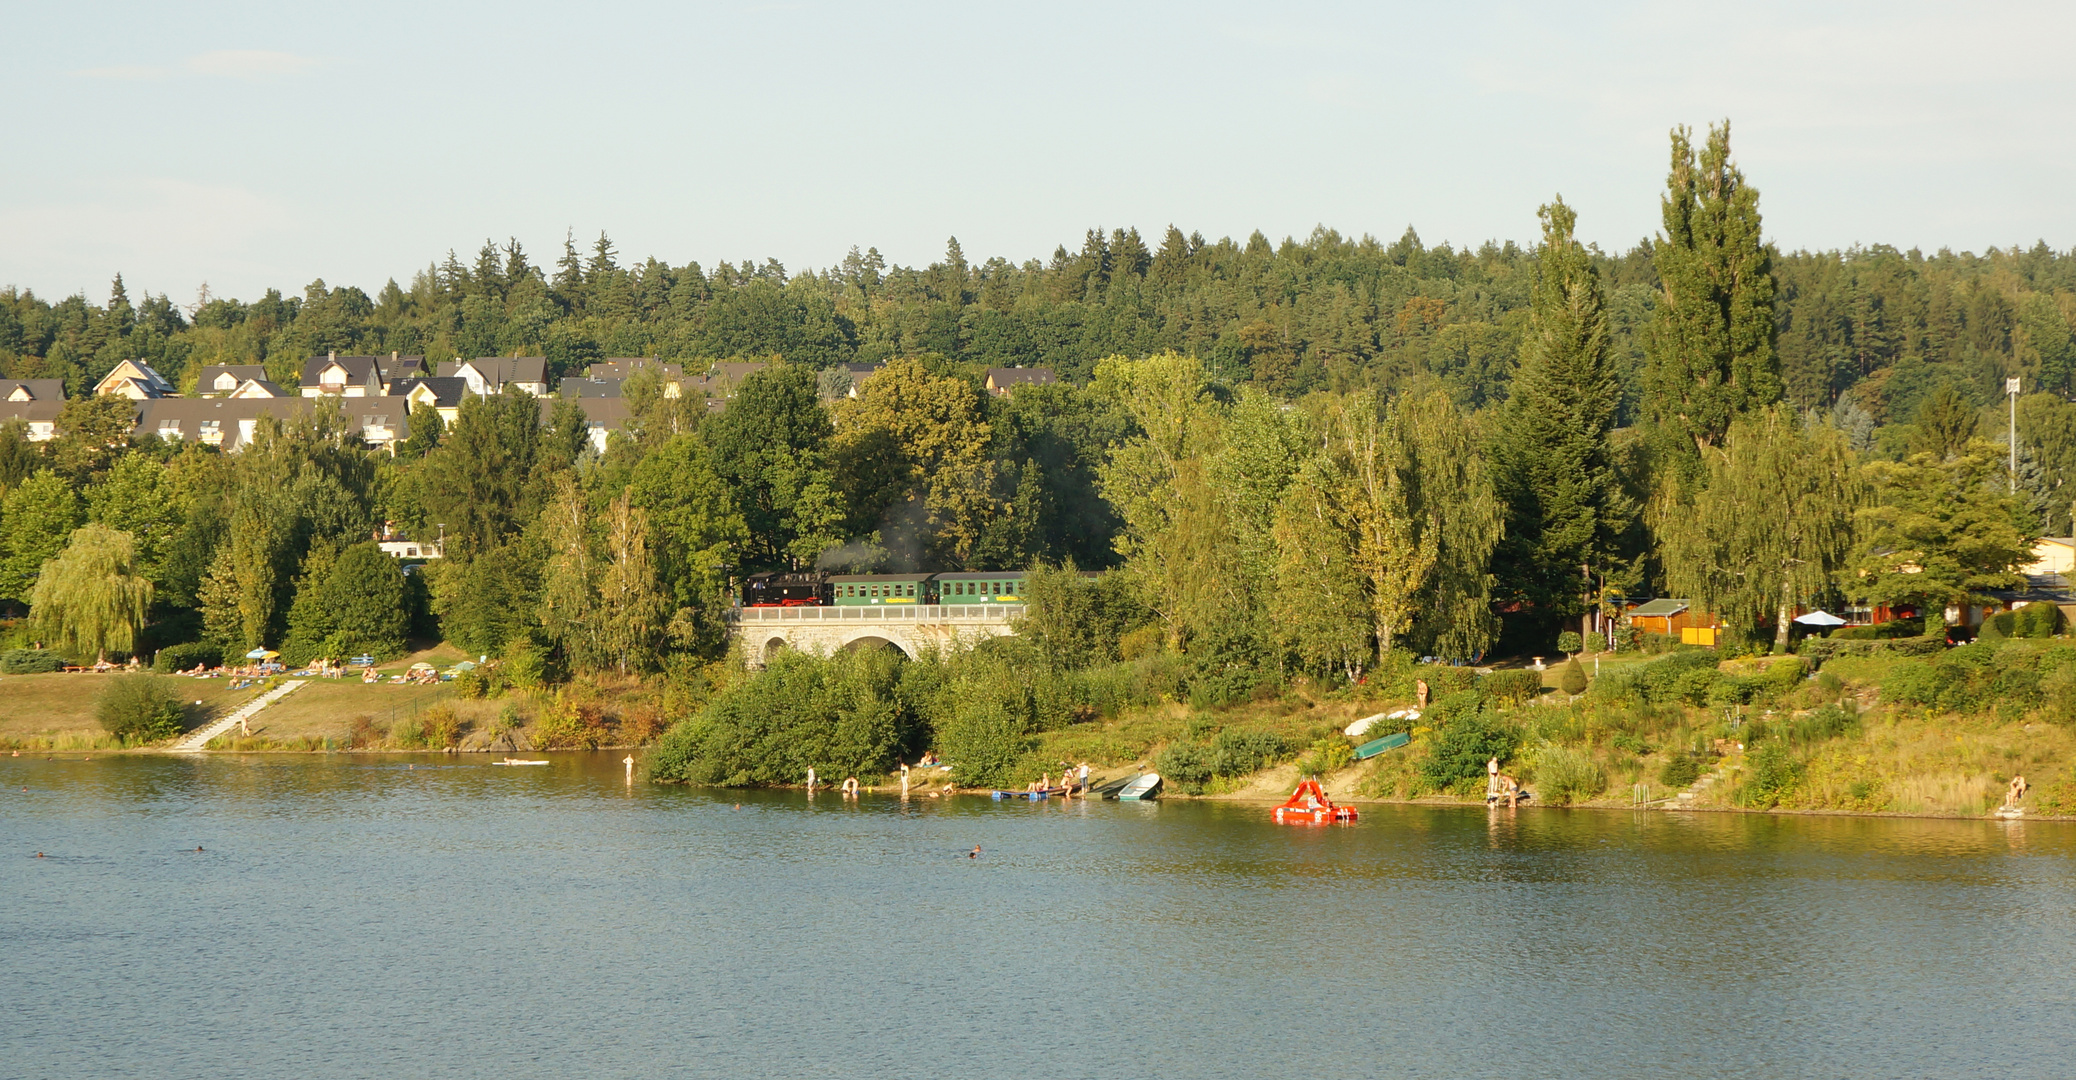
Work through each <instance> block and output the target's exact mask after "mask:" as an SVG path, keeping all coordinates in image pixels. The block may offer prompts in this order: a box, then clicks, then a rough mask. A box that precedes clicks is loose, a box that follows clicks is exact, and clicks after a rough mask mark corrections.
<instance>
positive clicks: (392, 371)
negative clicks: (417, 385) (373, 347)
mask: <svg viewBox="0 0 2076 1080" xmlns="http://www.w3.org/2000/svg"><path fill="white" fill-rule="evenodd" d="M375 370H376V372H378V373H379V374H381V376H382V381H384V382H395V381H396V380H398V379H412V378H417V377H418V376H420V375H423V374H425V357H423V356H401V355H399V354H397V353H390V354H389V355H388V356H378V357H376V358H375Z"/></svg>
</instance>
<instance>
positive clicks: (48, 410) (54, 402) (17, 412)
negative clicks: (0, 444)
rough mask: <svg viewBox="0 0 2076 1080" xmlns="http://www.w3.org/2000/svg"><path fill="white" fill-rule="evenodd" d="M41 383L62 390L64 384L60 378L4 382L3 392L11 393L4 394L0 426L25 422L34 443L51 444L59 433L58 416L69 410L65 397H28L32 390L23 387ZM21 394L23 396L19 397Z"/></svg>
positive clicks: (1, 399) (1, 402)
mask: <svg viewBox="0 0 2076 1080" xmlns="http://www.w3.org/2000/svg"><path fill="white" fill-rule="evenodd" d="M41 382H50V383H58V385H59V387H60V388H62V387H63V385H64V384H63V383H62V382H61V381H60V380H58V379H21V380H16V381H13V382H0V389H4V390H6V391H7V392H6V393H5V394H0V427H6V426H7V425H8V424H11V423H13V422H15V421H16V420H19V421H21V422H22V423H23V424H24V425H26V426H27V428H28V438H29V441H30V442H48V441H49V440H50V439H51V437H52V436H54V435H56V434H57V431H58V414H59V413H61V412H64V411H65V398H64V396H63V395H62V394H53V395H52V396H49V397H32V396H27V395H28V394H29V391H26V390H24V389H23V385H22V384H24V383H41ZM18 394H19V395H23V396H20V397H18V396H16V395H18Z"/></svg>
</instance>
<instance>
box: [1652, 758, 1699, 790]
mask: <svg viewBox="0 0 2076 1080" xmlns="http://www.w3.org/2000/svg"><path fill="white" fill-rule="evenodd" d="M1699 779H1701V763H1700V762H1698V761H1696V760H1694V759H1693V758H1691V757H1689V756H1687V755H1686V754H1674V755H1672V756H1671V757H1669V758H1666V759H1665V767H1664V768H1662V769H1659V770H1658V782H1659V783H1661V784H1664V785H1665V786H1666V787H1669V788H1687V787H1693V786H1694V781H1696V780H1699Z"/></svg>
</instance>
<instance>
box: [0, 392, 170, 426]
mask: <svg viewBox="0 0 2076 1080" xmlns="http://www.w3.org/2000/svg"><path fill="white" fill-rule="evenodd" d="M160 400H163V399H160ZM64 411H65V400H64V399H63V398H57V399H51V398H44V399H42V400H39V401H6V400H0V424H5V423H7V422H8V421H10V420H23V421H27V422H29V423H32V424H43V423H49V422H51V421H53V420H56V419H57V418H58V414H59V413H61V412H64Z"/></svg>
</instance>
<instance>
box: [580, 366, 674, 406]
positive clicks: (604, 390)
mask: <svg viewBox="0 0 2076 1080" xmlns="http://www.w3.org/2000/svg"><path fill="white" fill-rule="evenodd" d="M598 366H599V365H597V364H593V365H591V367H592V370H594V371H595V370H597V369H598ZM626 381H627V380H626V379H625V378H622V377H614V378H602V377H600V376H597V375H593V376H591V377H590V378H585V379H564V380H562V384H561V385H560V386H559V387H557V388H556V393H559V394H561V395H562V396H563V397H573V398H606V397H619V396H620V384H621V383H624V382H626ZM670 386H671V387H672V388H673V389H674V388H675V387H676V386H677V384H676V383H672V384H670ZM668 392H669V391H668V390H666V391H665V393H668Z"/></svg>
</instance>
